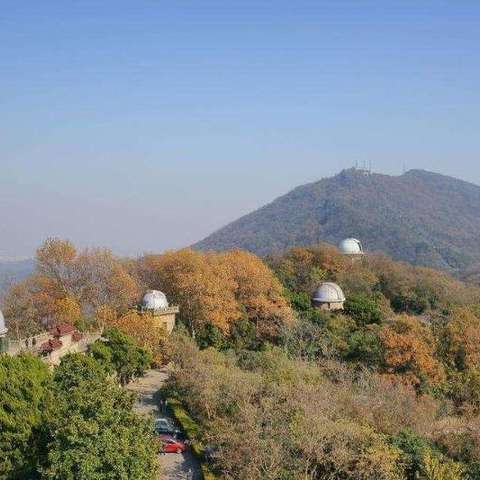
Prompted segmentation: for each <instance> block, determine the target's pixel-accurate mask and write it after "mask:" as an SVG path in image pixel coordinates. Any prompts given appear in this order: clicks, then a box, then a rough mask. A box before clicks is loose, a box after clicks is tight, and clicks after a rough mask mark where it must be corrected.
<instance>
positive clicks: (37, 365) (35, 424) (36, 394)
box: [0, 355, 50, 480]
mask: <svg viewBox="0 0 480 480" xmlns="http://www.w3.org/2000/svg"><path fill="white" fill-rule="evenodd" d="M49 381H50V374H49V372H48V368H47V366H46V365H45V364H44V363H43V362H42V361H41V360H40V359H39V358H37V357H34V356H32V355H20V356H17V357H10V356H7V355H0V452H1V454H0V479H1V480H7V479H8V480H21V479H24V478H29V479H33V478H36V467H37V463H38V460H39V458H38V456H39V450H40V447H41V442H40V438H39V435H38V429H39V427H40V426H41V425H42V423H43V422H45V421H46V420H47V414H46V411H47V404H48V398H49Z"/></svg>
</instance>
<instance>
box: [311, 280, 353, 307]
mask: <svg viewBox="0 0 480 480" xmlns="http://www.w3.org/2000/svg"><path fill="white" fill-rule="evenodd" d="M313 301H314V302H316V303H336V302H344V301H345V295H344V294H343V291H342V289H341V288H340V287H339V286H338V285H337V284H336V283H333V282H324V283H322V284H321V285H320V286H319V287H318V288H317V289H316V290H315V293H314V294H313Z"/></svg>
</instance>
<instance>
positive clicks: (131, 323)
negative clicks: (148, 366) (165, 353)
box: [109, 311, 167, 364]
mask: <svg viewBox="0 0 480 480" xmlns="http://www.w3.org/2000/svg"><path fill="white" fill-rule="evenodd" d="M109 325H110V326H114V327H116V328H117V329H118V330H120V331H121V332H123V333H124V334H126V335H128V336H129V337H131V338H133V339H134V340H135V342H136V344H137V345H139V346H140V347H142V348H144V349H145V350H147V351H148V352H150V354H151V355H152V357H153V360H154V362H155V363H157V364H159V363H161V361H162V345H163V344H164V342H165V339H166V337H167V332H166V330H165V328H164V327H163V326H162V325H161V324H160V322H159V321H158V318H156V317H155V316H154V315H153V314H152V313H149V312H144V313H138V312H136V311H130V312H127V313H126V314H124V315H121V316H120V317H118V318H117V319H115V320H113V321H111V323H110V324H109Z"/></svg>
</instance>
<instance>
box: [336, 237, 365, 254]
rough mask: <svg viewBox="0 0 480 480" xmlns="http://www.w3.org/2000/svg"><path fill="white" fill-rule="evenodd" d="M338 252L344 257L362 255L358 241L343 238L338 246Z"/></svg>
mask: <svg viewBox="0 0 480 480" xmlns="http://www.w3.org/2000/svg"><path fill="white" fill-rule="evenodd" d="M338 248H339V249H340V251H341V252H342V253H343V254H345V255H362V254H363V248H362V244H361V242H360V240H357V239H356V238H345V239H344V240H342V241H341V242H340V244H339V245H338Z"/></svg>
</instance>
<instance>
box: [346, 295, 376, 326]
mask: <svg viewBox="0 0 480 480" xmlns="http://www.w3.org/2000/svg"><path fill="white" fill-rule="evenodd" d="M345 313H346V314H347V315H350V317H352V318H353V319H354V320H355V322H356V324H357V325H358V326H359V327H361V326H364V325H368V324H370V323H378V324H379V323H381V321H382V311H381V309H380V306H379V305H378V301H377V298H375V297H374V296H367V295H364V294H357V295H350V296H349V297H348V298H347V300H346V302H345Z"/></svg>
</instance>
